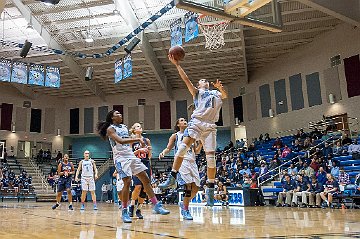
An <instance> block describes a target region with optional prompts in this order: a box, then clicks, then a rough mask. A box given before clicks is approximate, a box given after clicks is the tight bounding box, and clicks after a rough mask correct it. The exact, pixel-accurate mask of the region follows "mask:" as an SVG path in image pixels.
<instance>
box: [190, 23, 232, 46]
mask: <svg viewBox="0 0 360 239" xmlns="http://www.w3.org/2000/svg"><path fill="white" fill-rule="evenodd" d="M197 22H198V24H199V27H200V29H201V31H202V33H203V34H204V36H205V48H206V49H209V50H210V51H213V50H216V49H219V48H221V47H223V46H224V45H225V39H224V32H225V30H226V28H227V27H228V25H229V21H221V22H217V23H214V24H209V23H206V22H205V17H204V16H199V17H198V19H197Z"/></svg>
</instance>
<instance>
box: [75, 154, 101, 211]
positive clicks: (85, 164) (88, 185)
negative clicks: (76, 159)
mask: <svg viewBox="0 0 360 239" xmlns="http://www.w3.org/2000/svg"><path fill="white" fill-rule="evenodd" d="M80 171H81V190H82V192H81V208H80V210H85V198H86V195H87V192H90V193H91V198H92V200H93V203H94V210H98V208H97V205H96V195H95V180H96V179H97V178H98V171H97V168H96V164H95V161H94V160H92V159H90V152H89V151H88V150H86V151H85V152H84V159H83V160H81V161H80V163H79V167H78V168H77V170H76V176H75V181H79V173H80Z"/></svg>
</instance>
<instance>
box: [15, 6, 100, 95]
mask: <svg viewBox="0 0 360 239" xmlns="http://www.w3.org/2000/svg"><path fill="white" fill-rule="evenodd" d="M12 1H13V3H14V5H15V6H16V7H17V8H18V9H19V11H20V12H21V14H22V15H23V17H24V18H25V19H26V20H27V21H28V22H31V23H32V25H33V28H34V29H35V30H36V31H37V32H38V33H39V34H40V36H41V37H42V38H43V39H44V41H45V42H46V44H47V45H48V46H49V47H50V48H54V49H59V50H64V49H63V47H62V46H61V45H60V44H58V43H57V42H56V41H55V40H54V38H53V36H52V35H51V34H50V32H48V30H47V29H46V28H45V27H43V26H42V25H41V23H40V22H39V21H38V20H37V19H36V18H35V17H34V16H33V14H32V12H31V10H30V8H29V7H28V6H26V5H25V4H24V3H23V2H22V1H21V0H12ZM59 57H60V58H61V59H62V60H63V62H64V64H65V65H67V66H68V67H69V68H70V70H71V71H72V73H74V75H75V76H76V77H77V78H79V80H81V81H83V83H84V84H85V85H86V86H87V87H88V88H89V89H90V91H91V92H93V94H95V95H96V96H98V97H99V98H100V99H101V100H103V101H106V100H105V94H104V93H103V92H102V91H101V89H100V87H98V86H97V85H96V82H95V81H93V80H92V81H85V71H86V70H85V69H84V68H83V67H81V66H80V65H79V64H78V63H77V62H76V61H75V60H74V59H73V58H72V57H70V56H63V55H59Z"/></svg>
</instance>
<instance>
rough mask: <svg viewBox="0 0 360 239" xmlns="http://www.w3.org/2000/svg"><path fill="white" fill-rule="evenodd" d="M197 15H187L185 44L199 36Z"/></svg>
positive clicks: (191, 13) (190, 13)
mask: <svg viewBox="0 0 360 239" xmlns="http://www.w3.org/2000/svg"><path fill="white" fill-rule="evenodd" d="M196 18H197V14H196V13H193V12H188V13H186V14H185V18H184V21H185V42H189V41H191V40H192V39H194V38H197V37H198V35H199V26H198V23H197V21H196Z"/></svg>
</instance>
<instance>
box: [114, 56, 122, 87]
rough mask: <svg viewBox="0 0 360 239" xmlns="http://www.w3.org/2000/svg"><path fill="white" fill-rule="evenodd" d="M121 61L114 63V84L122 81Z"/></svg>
mask: <svg viewBox="0 0 360 239" xmlns="http://www.w3.org/2000/svg"><path fill="white" fill-rule="evenodd" d="M122 63H123V60H122V59H120V60H117V61H115V74H114V76H115V83H119V82H120V81H121V80H122V79H123V64H122Z"/></svg>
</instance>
